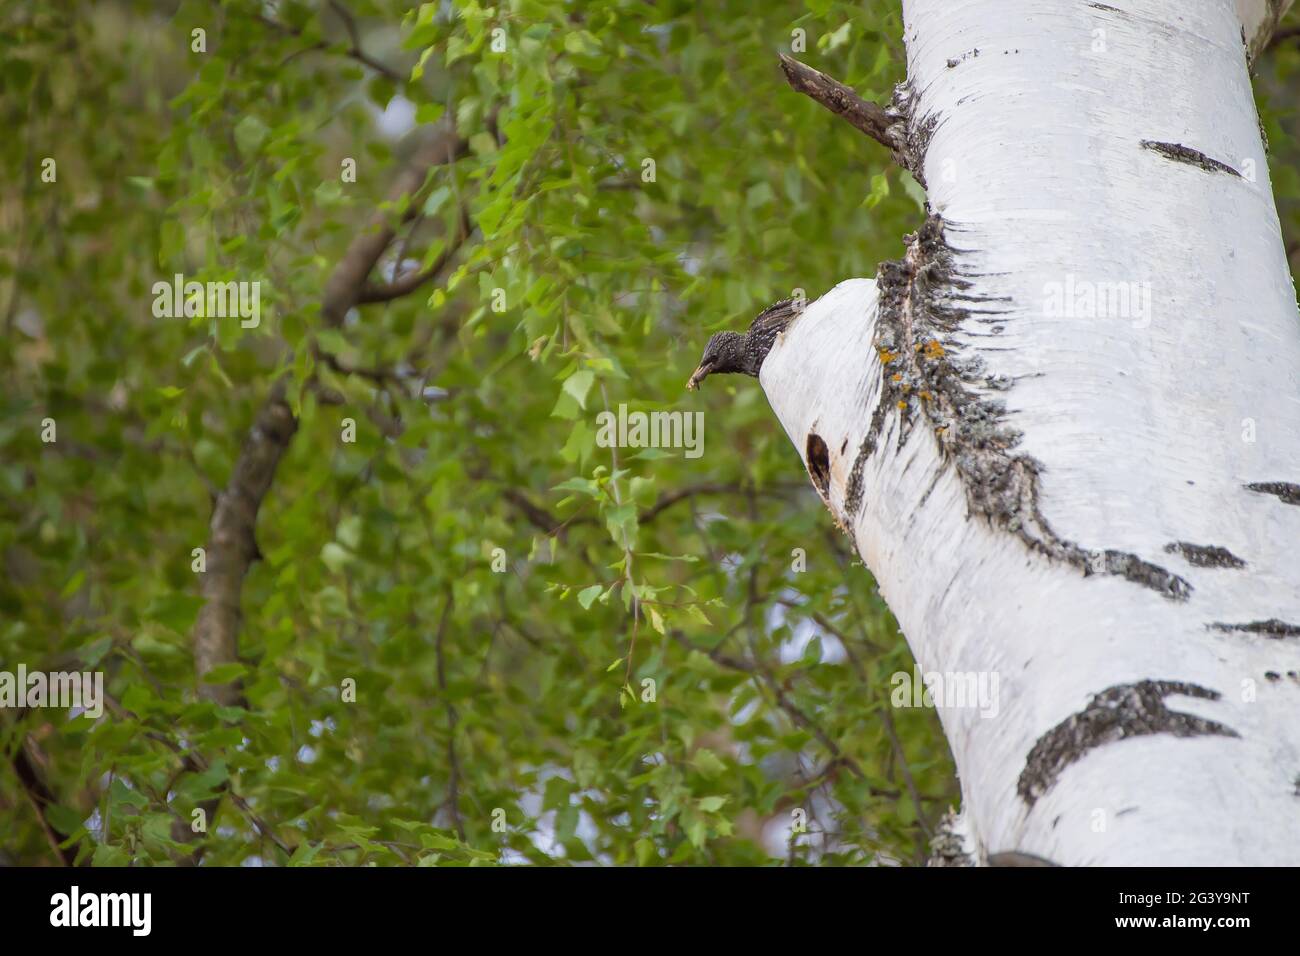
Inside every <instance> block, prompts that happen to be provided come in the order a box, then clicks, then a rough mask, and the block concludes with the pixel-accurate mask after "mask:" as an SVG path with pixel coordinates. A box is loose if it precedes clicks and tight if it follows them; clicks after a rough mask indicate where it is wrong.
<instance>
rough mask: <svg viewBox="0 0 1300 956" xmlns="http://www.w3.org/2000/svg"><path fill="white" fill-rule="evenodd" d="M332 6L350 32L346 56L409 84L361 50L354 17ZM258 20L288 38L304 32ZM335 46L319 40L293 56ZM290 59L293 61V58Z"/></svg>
mask: <svg viewBox="0 0 1300 956" xmlns="http://www.w3.org/2000/svg"><path fill="white" fill-rule="evenodd" d="M331 6H332V7H333V8H334V12H335V13H337V14H338V15H339V19H340V20H342V21H343V27H344V29H346V30H347V31H348V36H349V39H350V41H351V44H352V45H351V46H350V47H349V48H348V49H347V50H344V51H343V53H344V55H345V56H347V57H349V58H351V59H353V60H356V61H357V62H358V63H361V64H364V65H365V66H368V67H370V69H372V70H374V71H375V72H376V73H380V74H382V75H383V76H386V77H388V79H390V80H392V81H393V82H394V83H397V84H399V85H405V84H406V82H407V78H406V77H405V76H403V75H402V74H401V73H399V72H398V71H397V70H395V69H393V68H392V67H391V66H388V65H387V64H385V63H380V62H379V61H378V60H376V59H375V58H374V57H372V56H370V55H368V54H367V53H366V52H365V51H364V50H362V49H361V45H360V43H359V42H358V39H357V32H356V29H357V28H356V21H355V20H353V19H352V15H351V14H349V13H348V12H347V11H346V10H344V9H342V8H341V7H340V6H339V5H338V4H333V3H331ZM257 19H258V20H260V21H261V22H262V23H264V24H266V25H267V26H268V27H271V28H272V29H274V30H279V31H280V32H281V33H283V34H285V35H287V36H291V37H300V36H302V30H300V29H298V28H297V27H291V26H289V24H287V23H281V22H280V21H279V20H275V19H272V18H271V17H268V16H264V15H262V14H258V17H257ZM334 45H335V44H333V43H330V42H329V41H328V40H318V41H316V42H315V43H313V44H312V45H311V46H308V47H304V48H303V49H301V50H299V51H297V52H296V53H294V54H293V56H299V55H300V54H303V53H312V52H317V51H320V50H328V49H329V48H330V47H332V46H334ZM290 59H292V57H291V58H290Z"/></svg>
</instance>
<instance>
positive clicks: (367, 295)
mask: <svg viewBox="0 0 1300 956" xmlns="http://www.w3.org/2000/svg"><path fill="white" fill-rule="evenodd" d="M471 232H473V227H472V226H471V225H470V221H469V213H468V212H467V210H466V209H465V207H464V206H462V207H461V208H460V229H459V230H458V231H457V233H456V238H455V239H453V240H452V241H451V242H450V243H448V245H447V248H446V249H444V250H442V252H441V253H439V254H438V258H437V259H435V260H434V261H433V264H432V265H431V266H429V268H427V269H425V270H423V271H422V272H408V273H407V274H406V275H404V276H399V277H398V278H396V279H394V280H393V281H392V282H390V283H388V284H387V285H373V284H370V283H367V284H366V285H365V286H363V287H362V289H361V294H360V295H358V296H357V304H358V305H364V304H368V303H371V302H388V301H391V300H392V299H399V298H401V297H402V296H404V295H410V294H411V293H412V292H414V291H415V290H416V289H418V288H419V287H420V286H422V285H424V284H425V283H426V282H428V281H429V280H430V279H432V278H433V277H434V276H436V275H438V274H439V273H440V272H442V270H443V269H445V268H446V267H447V263H448V262H450V261H451V258H452V257H453V256H454V255H456V253H457V252H459V251H460V250H461V248H462V247H463V246H464V245H465V243H466V242H467V241H468V240H469V237H470V233H471Z"/></svg>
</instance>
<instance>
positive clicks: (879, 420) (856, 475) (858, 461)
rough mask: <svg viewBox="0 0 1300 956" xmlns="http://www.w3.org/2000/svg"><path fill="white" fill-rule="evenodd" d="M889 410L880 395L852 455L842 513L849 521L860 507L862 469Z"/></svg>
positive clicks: (874, 445) (862, 489) (862, 490)
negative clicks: (868, 423)
mask: <svg viewBox="0 0 1300 956" xmlns="http://www.w3.org/2000/svg"><path fill="white" fill-rule="evenodd" d="M888 411H889V406H888V404H887V403H886V402H885V400H884V397H883V396H882V397H881V400H880V404H878V405H877V406H876V410H875V411H874V412H872V413H871V424H870V425H868V426H867V434H866V435H865V436H863V439H862V444H861V445H859V446H858V453H857V454H856V455H854V456H853V466H852V468H850V469H849V480H848V483H847V484H846V485H845V487H844V513H845V514H846V515H847V516H848V519H849V521H850V522H851V521H852V520H853V516H854V515H856V514H857V513H858V509H860V508H861V507H862V495H863V492H864V490H865V489H864V487H863V480H862V471H863V469H864V468H865V467H866V465H867V459H868V458H870V457H871V455H872V453H873V452H875V450H876V442H877V441H878V440H879V439H880V432H881V431H882V430H883V429H884V427H885V415H886V413H887V412H888Z"/></svg>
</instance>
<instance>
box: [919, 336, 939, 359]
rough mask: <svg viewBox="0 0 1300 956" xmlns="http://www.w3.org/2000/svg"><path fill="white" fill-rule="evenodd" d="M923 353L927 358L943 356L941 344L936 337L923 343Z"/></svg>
mask: <svg viewBox="0 0 1300 956" xmlns="http://www.w3.org/2000/svg"><path fill="white" fill-rule="evenodd" d="M923 354H924V355H925V357H926V358H928V359H939V358H943V346H942V345H940V344H939V340H938V339H931V340H930V341H928V342H926V343H925V352H924V353H923Z"/></svg>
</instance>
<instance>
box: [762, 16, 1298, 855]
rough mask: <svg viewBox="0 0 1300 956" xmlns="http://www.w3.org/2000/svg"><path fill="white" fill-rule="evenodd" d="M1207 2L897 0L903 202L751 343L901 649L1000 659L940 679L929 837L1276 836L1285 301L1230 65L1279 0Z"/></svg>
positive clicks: (1288, 539)
mask: <svg viewBox="0 0 1300 956" xmlns="http://www.w3.org/2000/svg"><path fill="white" fill-rule="evenodd" d="M1238 7H1240V8H1241V12H1240V13H1239V12H1238V8H1237V7H1234V5H1233V4H1231V3H1228V2H1226V0H1115V2H1114V3H1109V4H1094V3H1088V4H1059V3H1054V2H1048V0H967V2H963V3H960V4H956V3H952V2H950V0H905V3H904V13H905V37H904V39H905V41H906V43H907V49H908V68H909V69H908V82H907V83H906V84H904V85H903V86H902V87H900V89H899V91H898V94H897V95H896V97H895V101H894V103H893V104H892V105H891V107H890V109H889V114H888V115H889V116H890V117H891V119H892V123H891V125H889V126H886V127H884V132H883V134H882V135H881V136H877V137H875V138H877V139H878V140H880V141H881V142H883V143H884V144H885V145H887V146H889V147H890V149H891V152H892V153H893V154H894V155H895V157H896V158H899V157H901V160H900V161H903V162H904V163H905V165H907V166H909V167H911V168H915V169H916V170H917V175H918V179H921V180H923V181H924V182H925V183H927V184H928V185H927V191H928V193H929V200H930V213H931V214H930V216H929V217H928V218H927V220H926V221H925V222H924V223H923V224H922V226H921V227H920V228H919V229H918V230H917V233H916V234H915V235H914V236H911V237H909V238H908V251H907V254H906V255H905V256H904V258H903V259H902V260H900V261H898V262H891V263H885V264H883V265H882V266H881V267H880V272H879V274H878V276H877V279H876V280H874V281H872V280H864V279H854V280H849V281H847V282H844V283H841V284H840V285H839V286H837V287H836V288H835V289H833V290H831V291H830V292H829V293H827V294H826V295H825V296H823V297H822V298H821V299H819V300H817V301H816V302H814V303H812V304H810V305H809V306H808V307H807V309H806V310H805V312H804V313H803V314H802V316H801V317H800V318H799V319H797V320H796V321H795V322H793V323H792V324H791V325H790V327H789V328H787V330H786V331H785V332H784V333H783V335H782V336H781V337H780V338H779V339H778V341H777V343H776V344H775V345H774V346H773V348H772V350H771V352H770V353H769V355H768V356H767V358H766V360H765V362H764V364H763V367H762V370H761V372H760V381H761V383H762V385H763V388H764V391H765V392H766V394H767V395H768V398H769V400H770V402H771V403H772V407H773V410H774V411H775V412H776V414H777V416H778V418H779V419H780V420H781V422H782V425H783V426H784V427H785V429H786V431H787V433H788V434H789V435H790V438H791V440H792V441H793V442H794V444H795V446H796V448H797V449H799V451H800V453H801V454H802V455H803V457H804V460H805V464H806V466H807V467H808V470H809V474H810V475H811V476H812V478H813V483H814V485H815V486H816V487H817V489H818V492H819V493H820V494H821V495H822V497H823V499H824V500H825V501H826V504H827V506H828V507H829V508H830V510H831V512H832V515H833V516H834V517H835V519H836V521H837V523H839V524H840V525H841V526H842V527H843V528H844V529H845V530H846V531H848V532H849V533H850V534H851V535H852V536H853V537H854V539H855V541H856V543H857V546H858V549H859V551H860V553H861V554H862V556H863V558H864V560H865V561H866V563H867V564H868V566H869V567H870V568H871V569H872V570H873V572H874V573H875V575H876V578H877V580H878V582H879V584H880V588H881V591H882V593H883V594H884V596H885V598H886V600H887V601H888V602H889V604H890V607H891V608H892V609H893V610H894V612H895V614H896V616H897V617H898V619H899V622H900V625H901V626H902V628H903V631H904V633H905V634H906V635H907V638H908V641H909V644H910V645H911V647H912V649H913V651H914V653H915V655H916V657H917V660H918V662H919V664H920V665H921V668H922V669H923V670H926V671H939V672H942V673H947V674H951V673H959V674H966V673H990V672H991V673H994V674H997V675H999V676H1000V678H1001V681H1000V688H1001V693H1000V700H999V701H998V706H997V707H996V708H994V709H995V711H996V712H995V713H994V714H987V713H986V714H984V715H981V712H980V711H979V710H977V709H975V708H970V707H962V706H958V705H951V706H950V705H948V703H949V702H945V701H941V702H940V704H939V709H940V716H941V719H942V720H943V723H944V727H945V731H946V733H947V735H948V738H949V742H950V744H951V746H952V750H953V754H954V758H955V759H956V762H957V765H958V769H959V772H960V775H961V779H962V789H963V796H964V805H963V812H962V815H961V818H960V820H959V821H958V824H959V825H956V826H954V827H952V828H950V832H949V833H948V834H947V837H946V842H945V845H944V846H943V847H940V848H939V849H940V851H941V855H942V856H943V857H944V858H945V859H946V860H947V861H949V862H950V863H951V862H958V863H960V862H963V861H964V860H965V859H967V858H969V859H972V860H974V861H975V862H981V863H991V864H993V865H1047V864H1053V863H1054V864H1065V865H1078V864H1088V863H1109V864H1136V863H1150V864H1156V863H1168V864H1184V865H1188V864H1191V865H1196V864H1201V865H1223V864H1230V863H1264V864H1277V863H1290V864H1296V863H1300V802H1298V800H1297V797H1296V795H1295V794H1296V789H1295V781H1296V779H1297V777H1298V775H1300V640H1297V638H1296V635H1297V634H1300V565H1298V564H1297V562H1296V561H1295V559H1294V542H1295V541H1296V540H1300V508H1296V507H1294V504H1295V503H1296V501H1300V492H1297V488H1300V382H1298V381H1297V375H1296V372H1295V370H1296V369H1297V368H1300V315H1297V311H1296V303H1295V290H1294V287H1293V286H1292V284H1291V282H1290V279H1289V273H1288V270H1287V264H1286V259H1285V254H1284V250H1283V248H1282V243H1281V233H1280V226H1279V224H1278V221H1277V214H1276V211H1275V208H1274V206H1273V202H1272V193H1271V190H1270V188H1269V184H1268V169H1267V163H1266V160H1265V155H1264V144H1263V142H1262V140H1261V136H1260V131H1259V125H1258V118H1257V117H1256V115H1255V112H1254V106H1253V99H1252V93H1251V89H1250V84H1249V76H1248V52H1249V50H1251V49H1255V48H1257V47H1258V46H1260V45H1262V44H1263V43H1264V42H1266V40H1267V33H1268V31H1269V30H1270V29H1271V27H1272V26H1273V25H1275V24H1276V21H1277V16H1279V15H1280V13H1281V8H1282V5H1280V4H1276V3H1270V4H1265V3H1263V0H1260V2H1259V3H1257V4H1251V3H1242V4H1238ZM1246 7H1250V8H1251V9H1250V10H1247V9H1245V8H1246ZM1255 7H1258V9H1255ZM1261 38H1262V39H1261ZM790 72H791V71H790V69H789V67H788V66H787V75H788V74H789V73H790ZM819 76H820V74H819ZM826 80H829V78H824V77H823V78H822V80H818V81H817V82H815V83H811V84H804V85H803V86H800V85H799V84H795V85H796V88H799V89H801V91H802V92H806V93H808V94H809V95H812V96H814V98H817V99H819V101H821V102H824V105H827V106H828V108H830V109H832V110H833V111H835V112H837V113H844V112H845V111H846V109H847V108H849V107H852V105H853V102H854V101H853V100H852V99H851V98H850V97H847V96H845V95H843V94H841V93H826V92H825V91H826V90H828V89H832V88H833V87H832V84H833V83H834V81H829V84H828V83H827V82H825V81H826ZM792 82H793V80H792ZM819 91H820V92H821V93H822V94H823V95H824V96H825V97H826V98H825V99H822V98H821V97H819V95H818V92H819ZM845 104H847V107H846V108H845V109H842V108H841V107H845ZM859 113H861V115H863V116H866V117H868V118H869V117H871V116H875V115H876V114H875V113H874V112H872V111H864V110H860V111H859ZM855 125H858V124H855ZM877 126H878V124H877ZM873 128H874V127H873ZM954 839H960V840H961V841H963V844H964V845H963V846H962V847H961V848H960V851H959V850H958V849H956V848H954V846H953V845H952V844H953V840H954ZM963 851H964V852H963ZM1026 861H1028V862H1026Z"/></svg>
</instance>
